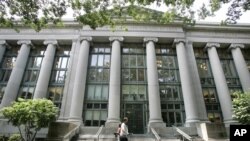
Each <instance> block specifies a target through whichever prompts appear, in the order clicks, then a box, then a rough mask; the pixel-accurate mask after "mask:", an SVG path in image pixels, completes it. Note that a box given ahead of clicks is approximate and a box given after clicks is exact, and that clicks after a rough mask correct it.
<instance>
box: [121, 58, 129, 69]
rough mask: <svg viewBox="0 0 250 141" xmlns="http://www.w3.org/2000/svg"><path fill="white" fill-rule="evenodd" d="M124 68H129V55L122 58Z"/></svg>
mask: <svg viewBox="0 0 250 141" xmlns="http://www.w3.org/2000/svg"><path fill="white" fill-rule="evenodd" d="M122 66H123V67H129V55H123V56H122Z"/></svg>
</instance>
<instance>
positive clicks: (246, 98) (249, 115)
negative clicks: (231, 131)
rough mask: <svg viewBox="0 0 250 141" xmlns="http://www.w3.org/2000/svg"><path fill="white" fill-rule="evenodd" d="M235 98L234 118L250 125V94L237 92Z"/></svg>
mask: <svg viewBox="0 0 250 141" xmlns="http://www.w3.org/2000/svg"><path fill="white" fill-rule="evenodd" d="M233 97H234V99H233V112H234V115H233V118H235V119H236V120H237V121H239V122H240V123H242V124H248V125H250V93H241V92H235V93H234V94H233Z"/></svg>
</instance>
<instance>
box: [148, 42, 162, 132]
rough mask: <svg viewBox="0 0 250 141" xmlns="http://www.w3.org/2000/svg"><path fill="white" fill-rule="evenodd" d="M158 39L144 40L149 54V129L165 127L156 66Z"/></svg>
mask: <svg viewBox="0 0 250 141" xmlns="http://www.w3.org/2000/svg"><path fill="white" fill-rule="evenodd" d="M157 41H158V38H144V42H145V43H146V53H147V77H148V101H149V127H158V126H165V125H164V123H163V120H162V114H161V105H160V104H161V101H160V94H159V82H158V71H157V65H156V55H155V45H154V42H157Z"/></svg>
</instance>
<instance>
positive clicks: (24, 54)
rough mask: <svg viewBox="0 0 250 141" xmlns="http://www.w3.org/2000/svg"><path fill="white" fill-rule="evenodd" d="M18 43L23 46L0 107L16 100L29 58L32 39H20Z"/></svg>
mask: <svg viewBox="0 0 250 141" xmlns="http://www.w3.org/2000/svg"><path fill="white" fill-rule="evenodd" d="M18 44H21V45H22V46H21V49H20V51H19V54H18V56H17V60H16V62H15V66H14V68H13V70H12V72H11V75H10V78H9V81H8V84H7V87H6V89H5V93H4V96H3V99H2V103H1V106H0V108H2V107H5V106H9V105H10V104H11V102H12V101H15V100H16V97H17V94H18V90H19V87H20V84H21V81H22V78H23V74H24V71H25V67H26V64H27V61H28V58H29V53H30V44H31V41H29V40H22V41H18Z"/></svg>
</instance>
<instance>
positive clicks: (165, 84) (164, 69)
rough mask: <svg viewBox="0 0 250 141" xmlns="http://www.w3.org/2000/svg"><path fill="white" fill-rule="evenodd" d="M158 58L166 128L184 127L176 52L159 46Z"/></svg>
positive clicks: (162, 108) (157, 47)
mask: <svg viewBox="0 0 250 141" xmlns="http://www.w3.org/2000/svg"><path fill="white" fill-rule="evenodd" d="M156 58H157V61H156V63H157V69H158V79H159V84H160V98H161V110H162V118H163V121H164V122H165V123H166V126H172V125H176V126H182V125H183V124H184V116H185V115H184V105H183V97H182V92H181V84H180V77H179V68H178V63H177V56H176V52H175V50H174V49H173V48H171V47H170V46H168V45H162V44H158V45H157V46H156Z"/></svg>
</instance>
